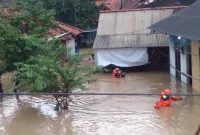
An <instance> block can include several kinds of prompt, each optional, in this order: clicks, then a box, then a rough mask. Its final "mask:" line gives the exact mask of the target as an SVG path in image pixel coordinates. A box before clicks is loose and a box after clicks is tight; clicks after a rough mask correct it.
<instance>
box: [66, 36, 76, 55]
mask: <svg viewBox="0 0 200 135" xmlns="http://www.w3.org/2000/svg"><path fill="white" fill-rule="evenodd" d="M66 47H69V48H71V49H72V50H71V53H72V54H75V39H71V40H69V41H66Z"/></svg>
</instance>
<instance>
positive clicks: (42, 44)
mask: <svg viewBox="0 0 200 135" xmlns="http://www.w3.org/2000/svg"><path fill="white" fill-rule="evenodd" d="M43 6H44V5H43V3H42V2H41V1H36V0H28V1H27V2H26V3H15V4H14V6H13V7H9V8H8V7H7V8H6V9H1V12H0V52H1V53H0V61H1V63H0V71H1V72H0V73H1V75H2V74H3V73H6V72H15V74H14V76H13V77H12V81H13V82H16V86H15V87H14V88H13V89H12V90H13V91H14V92H17V89H19V88H22V87H24V86H32V87H31V88H32V89H31V90H30V91H29V92H48V93H71V92H72V90H73V89H75V88H80V89H82V90H85V89H86V88H85V87H84V83H85V82H86V81H88V79H89V78H90V77H91V74H94V73H96V72H99V71H101V68H93V67H91V66H89V65H84V66H82V65H81V62H82V59H83V57H84V56H86V55H87V54H86V55H82V56H81V55H79V54H76V55H72V54H71V53H70V52H71V50H70V48H66V47H65V46H63V45H62V44H61V43H60V41H59V39H52V40H47V39H46V35H47V34H48V30H49V29H50V28H54V27H56V26H55V24H54V23H53V20H54V17H53V16H54V13H55V12H54V11H53V10H47V9H45V8H43ZM63 54H64V55H66V56H67V58H68V62H67V65H66V66H65V67H62V66H61V65H62V64H61V63H62V61H61V58H60V56H61V55H63ZM54 97H55V98H56V100H57V101H58V105H59V106H60V107H61V108H64V109H65V108H67V107H68V97H69V95H63V96H58V95H55V96H54Z"/></svg>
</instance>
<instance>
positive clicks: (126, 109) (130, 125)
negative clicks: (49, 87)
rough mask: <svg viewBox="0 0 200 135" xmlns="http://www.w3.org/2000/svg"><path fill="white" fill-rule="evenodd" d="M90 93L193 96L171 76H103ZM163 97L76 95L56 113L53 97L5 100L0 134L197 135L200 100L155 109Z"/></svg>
mask: <svg viewBox="0 0 200 135" xmlns="http://www.w3.org/2000/svg"><path fill="white" fill-rule="evenodd" d="M96 77H98V79H99V80H98V81H97V82H96V83H93V84H89V85H88V87H89V91H88V92H120V93H122V92H124V93H136V92H138V93H160V92H161V91H162V90H163V89H165V88H170V89H171V90H172V91H173V93H192V92H195V91H192V89H191V87H190V86H186V85H185V84H183V83H181V82H180V81H178V80H176V79H175V78H174V77H171V76H170V75H169V73H168V72H137V73H136V72H135V73H128V74H127V76H126V78H125V79H112V76H111V74H103V75H98V76H96ZM158 98H159V97H158V96H148V97H144V96H74V97H73V102H72V103H71V104H70V107H69V110H68V111H59V112H57V111H55V110H54V107H55V102H54V100H52V98H50V97H44V96H42V97H41V96H38V97H30V96H20V97H19V99H16V97H4V99H3V100H2V101H1V102H0V135H193V134H194V133H195V131H196V128H197V127H198V125H199V124H200V98H199V97H186V98H184V100H183V101H177V102H173V106H171V107H166V108H161V109H159V110H155V109H154V107H153V106H154V103H155V101H156V100H158Z"/></svg>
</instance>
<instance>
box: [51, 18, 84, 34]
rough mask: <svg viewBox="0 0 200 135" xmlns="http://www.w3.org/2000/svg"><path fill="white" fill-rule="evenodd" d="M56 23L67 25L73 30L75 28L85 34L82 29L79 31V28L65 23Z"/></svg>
mask: <svg viewBox="0 0 200 135" xmlns="http://www.w3.org/2000/svg"><path fill="white" fill-rule="evenodd" d="M55 22H57V23H59V24H63V25H66V26H68V27H71V28H73V29H76V30H79V31H80V32H83V30H81V29H79V28H77V27H74V26H71V25H68V24H65V23H63V22H59V21H56V20H55Z"/></svg>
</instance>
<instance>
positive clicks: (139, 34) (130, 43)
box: [93, 7, 183, 49]
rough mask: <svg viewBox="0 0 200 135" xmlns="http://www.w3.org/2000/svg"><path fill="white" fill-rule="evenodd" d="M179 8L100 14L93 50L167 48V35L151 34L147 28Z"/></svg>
mask: <svg viewBox="0 0 200 135" xmlns="http://www.w3.org/2000/svg"><path fill="white" fill-rule="evenodd" d="M180 8H181V7H179V8H178V9H177V7H171V8H162V9H160V10H145V9H144V10H143V9H142V10H141V9H140V10H139V11H138V10H137V11H135V10H134V11H132V10H130V11H129V12H120V11H119V12H109V13H100V17H99V24H98V30H97V37H96V40H95V42H94V45H93V48H94V49H97V48H123V47H156V46H168V44H169V43H168V36H167V35H165V34H158V33H157V34H152V33H153V32H152V31H151V30H149V29H147V27H148V26H150V25H151V24H154V23H155V22H158V21H160V20H162V19H164V18H166V17H168V16H170V15H171V14H173V13H174V11H175V10H179V9H180ZM182 8H183V7H182Z"/></svg>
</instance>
